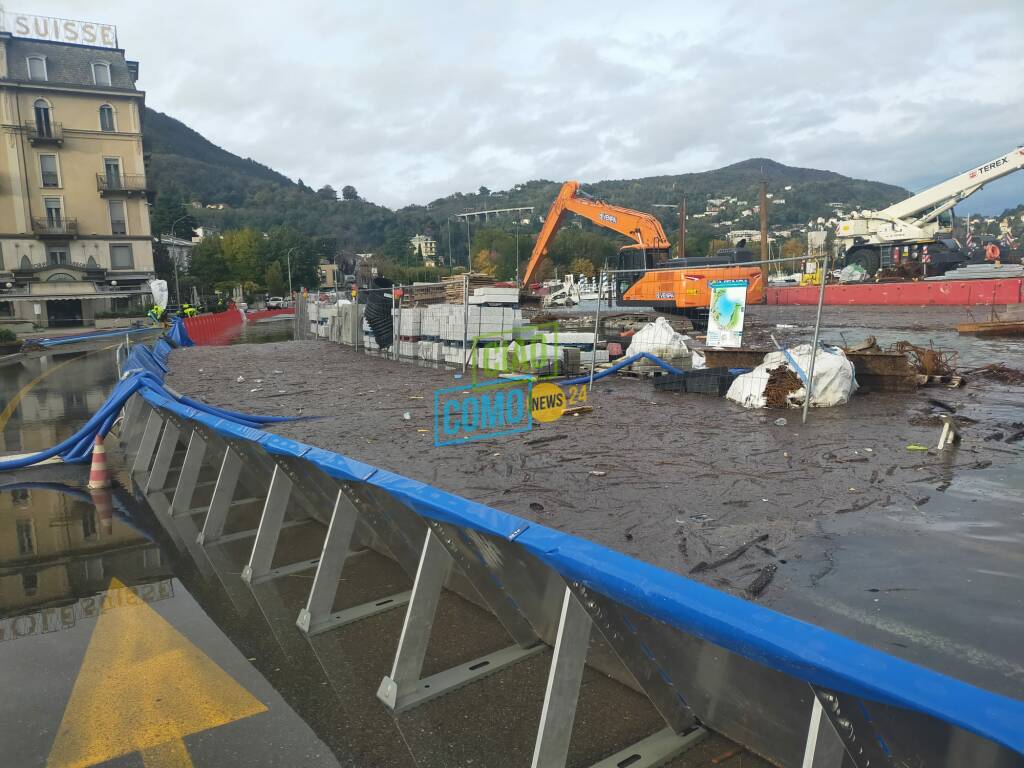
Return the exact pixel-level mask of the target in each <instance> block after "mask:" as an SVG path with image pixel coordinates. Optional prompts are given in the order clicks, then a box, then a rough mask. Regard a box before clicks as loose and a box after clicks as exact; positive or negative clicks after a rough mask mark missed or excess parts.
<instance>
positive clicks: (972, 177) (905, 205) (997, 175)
mask: <svg viewBox="0 0 1024 768" xmlns="http://www.w3.org/2000/svg"><path fill="white" fill-rule="evenodd" d="M1021 168H1024V148H1020V147H1018V148H1017V149H1015V150H1013V151H1012V152H1007V153H1006V154H1005V155H1003V156H1002V157H997V158H995V159H994V160H991V161H989V162H987V163H985V164H984V165H981V166H978V167H977V168H974V169H972V170H970V171H967V172H965V173H961V174H960V175H959V176H955V177H954V178H952V179H947V180H946V181H944V182H942V183H941V184H936V185H935V186H934V187H930V188H929V189H926V190H924V191H923V192H918V193H917V194H916V195H914V196H913V197H908V198H907V199H906V200H903V201H901V202H899V203H895V204H894V205H890V206H889V207H888V208H886V209H885V210H883V211H880V213H882V214H883V215H885V216H890V217H892V218H897V219H904V218H907V217H909V216H916V217H917V219H916V221H919V222H921V223H924V222H925V221H929V220H931V219H932V218H934V217H935V216H937V215H938V214H935V213H933V211H934V210H935V209H937V208H941V209H942V211H943V212H944V211H946V210H948V209H949V208H952V207H953V205H955V204H956V203H958V202H960V201H961V200H965V199H966V198H968V197H970V196H971V195H973V194H974V193H975V192H977V191H978V190H979V189H981V188H982V187H983V186H985V185H986V184H988V183H989V182H991V181H995V180H996V179H1001V178H1003V177H1004V176H1009V175H1010V174H1011V173H1014V172H1015V171H1019V170H1020V169H1021ZM950 201H952V202H950ZM947 203H949V204H948V205H947Z"/></svg>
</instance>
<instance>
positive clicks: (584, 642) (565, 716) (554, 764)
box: [531, 585, 707, 768]
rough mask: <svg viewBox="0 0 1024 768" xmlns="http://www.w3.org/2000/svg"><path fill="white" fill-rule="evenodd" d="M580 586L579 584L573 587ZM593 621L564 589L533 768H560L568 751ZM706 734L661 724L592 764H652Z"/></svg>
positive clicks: (646, 767)
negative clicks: (645, 735) (663, 726)
mask: <svg viewBox="0 0 1024 768" xmlns="http://www.w3.org/2000/svg"><path fill="white" fill-rule="evenodd" d="M576 586H579V585H576ZM592 627H593V622H592V621H591V619H590V615H589V614H588V613H587V609H586V608H585V607H584V606H583V604H582V603H580V601H579V600H578V599H577V598H576V597H575V595H573V592H572V589H571V588H569V587H566V589H565V594H564V596H563V598H562V613H561V616H560V618H559V621H558V634H557V635H556V638H555V652H554V656H553V658H552V659H551V669H550V671H549V672H548V684H547V689H546V691H545V693H544V707H543V709H542V710H541V716H540V726H539V727H538V730H537V740H536V742H535V743H534V749H533V762H532V763H531V765H532V767H533V768H564V766H565V761H566V758H567V757H568V754H569V740H570V738H571V736H572V726H573V722H574V720H575V719H576V705H577V702H578V700H579V692H580V684H581V683H582V682H583V670H584V667H585V666H586V661H587V651H588V649H589V647H590V632H591V628H592ZM706 736H707V731H706V730H705V729H704V728H700V727H697V728H694V729H692V730H690V731H689V732H687V733H685V734H678V733H676V732H675V731H674V730H673V729H672V728H665V729H663V730H661V731H658V732H657V733H655V734H653V735H651V736H648V737H647V738H646V739H642V740H641V741H639V742H637V743H636V744H634V745H632V746H630V747H627V748H626V749H624V750H622V751H620V752H618V753H616V754H615V755H612V756H611V757H609V758H606V759H605V760H602V761H600V762H599V763H596V764H595V766H594V768H614V767H615V766H621V765H629V766H630V767H631V768H653V766H658V765H662V764H663V763H665V762H666V761H668V760H670V759H672V758H673V757H675V756H676V755H679V754H681V753H683V752H685V751H686V750H687V749H689V748H690V747H692V746H693V745H695V744H696V743H697V742H699V741H701V740H702V739H704V738H705V737H706Z"/></svg>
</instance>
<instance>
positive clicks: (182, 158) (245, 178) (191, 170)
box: [142, 107, 295, 206]
mask: <svg viewBox="0 0 1024 768" xmlns="http://www.w3.org/2000/svg"><path fill="white" fill-rule="evenodd" d="M143 120H144V122H143V139H142V143H143V147H144V150H145V152H146V154H147V155H148V156H149V165H148V173H149V176H150V178H151V180H152V181H153V182H154V183H155V184H156V189H157V192H158V193H159V192H161V191H168V190H172V189H179V190H181V193H182V194H183V195H184V196H185V197H188V198H191V197H197V198H198V199H200V200H202V201H203V202H219V203H226V204H228V205H233V206H241V205H244V204H245V202H246V197H247V195H248V194H249V193H251V192H253V191H255V190H256V189H257V188H260V187H263V186H266V185H272V186H281V187H293V186H295V183H294V182H293V181H292V180H291V179H289V178H288V177H287V176H284V175H282V174H280V173H278V172H277V171H275V170H273V169H272V168H268V167H267V166H265V165H262V164H260V163H258V162H256V161H255V160H253V159H252V158H248V157H246V158H242V157H239V156H238V155H233V154H231V153H230V152H228V151H227V150H224V149H221V148H220V147H218V146H217V145H216V144H214V143H213V142H211V141H208V140H207V139H205V138H203V136H201V135H200V134H199V133H197V132H196V131H193V130H192V129H191V128H189V127H188V126H187V125H185V124H184V123H182V122H181V121H179V120H175V119H174V118H173V117H171V116H170V115H165V114H164V113H163V112H157V111H156V110H154V109H150V108H149V107H146V113H145V117H144V118H143ZM186 193H187V194H186Z"/></svg>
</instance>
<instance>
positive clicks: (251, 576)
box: [242, 463, 318, 584]
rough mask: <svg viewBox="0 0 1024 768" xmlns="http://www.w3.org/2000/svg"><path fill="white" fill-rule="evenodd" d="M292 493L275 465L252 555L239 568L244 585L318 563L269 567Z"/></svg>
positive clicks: (285, 476)
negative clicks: (240, 568)
mask: <svg viewBox="0 0 1024 768" xmlns="http://www.w3.org/2000/svg"><path fill="white" fill-rule="evenodd" d="M291 493H292V479H291V478H290V477H288V474H287V473H286V472H285V471H284V470H283V469H282V468H281V467H280V466H278V465H277V464H276V463H275V465H274V475H273V477H271V479H270V490H268V491H267V500H266V501H265V502H264V504H263V514H262V515H261V516H260V524H259V527H258V528H257V529H256V540H255V541H254V542H253V545H252V553H251V554H250V555H249V562H248V563H247V564H246V565H245V567H244V568H242V580H243V581H244V582H245V583H246V584H257V583H259V582H261V581H266V580H267V579H273V578H276V577H278V576H286V575H287V574H289V573H296V572H298V571H304V570H308V569H309V568H312V567H314V566H315V565H316V564H317V562H318V559H313V560H300V561H299V562H297V563H290V564H289V565H283V566H280V567H278V568H271V565H272V564H273V561H274V553H275V552H276V551H277V540H278V537H279V536H280V535H281V527H282V525H283V523H284V515H285V512H286V511H287V510H288V499H289V498H290V497H291Z"/></svg>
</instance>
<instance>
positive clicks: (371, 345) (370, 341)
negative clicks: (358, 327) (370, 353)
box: [363, 317, 380, 350]
mask: <svg viewBox="0 0 1024 768" xmlns="http://www.w3.org/2000/svg"><path fill="white" fill-rule="evenodd" d="M363 346H364V347H366V348H367V349H372V350H379V349H380V346H379V345H378V344H377V340H376V339H375V338H374V337H373V329H372V328H370V324H369V323H368V322H366V318H365V317H364V318H363Z"/></svg>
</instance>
